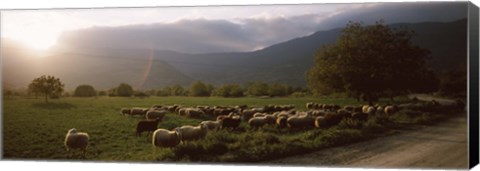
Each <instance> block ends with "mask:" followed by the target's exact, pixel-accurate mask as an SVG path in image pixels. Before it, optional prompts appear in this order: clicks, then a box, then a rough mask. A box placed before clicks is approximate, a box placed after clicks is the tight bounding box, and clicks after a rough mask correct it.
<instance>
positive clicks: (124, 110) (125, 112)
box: [120, 108, 130, 115]
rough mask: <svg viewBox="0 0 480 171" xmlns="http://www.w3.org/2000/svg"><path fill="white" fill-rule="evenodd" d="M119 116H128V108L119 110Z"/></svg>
mask: <svg viewBox="0 0 480 171" xmlns="http://www.w3.org/2000/svg"><path fill="white" fill-rule="evenodd" d="M120 114H122V115H130V109H129V108H122V109H120Z"/></svg>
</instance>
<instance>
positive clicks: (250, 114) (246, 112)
mask: <svg viewBox="0 0 480 171" xmlns="http://www.w3.org/2000/svg"><path fill="white" fill-rule="evenodd" d="M255 113H257V112H256V111H254V110H252V109H245V110H243V111H242V114H241V116H242V120H244V121H248V120H250V118H252V117H253V114H255Z"/></svg>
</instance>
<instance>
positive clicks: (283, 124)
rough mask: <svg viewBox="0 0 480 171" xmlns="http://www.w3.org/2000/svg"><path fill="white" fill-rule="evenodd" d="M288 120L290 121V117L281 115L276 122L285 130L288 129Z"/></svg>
mask: <svg viewBox="0 0 480 171" xmlns="http://www.w3.org/2000/svg"><path fill="white" fill-rule="evenodd" d="M287 119H288V116H285V115H281V116H279V117H277V120H276V121H275V122H276V124H277V126H278V127H279V128H285V127H287Z"/></svg>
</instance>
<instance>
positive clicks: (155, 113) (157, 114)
mask: <svg viewBox="0 0 480 171" xmlns="http://www.w3.org/2000/svg"><path fill="white" fill-rule="evenodd" d="M165 114H167V111H165V110H150V111H148V112H147V114H146V115H145V118H146V119H147V120H154V119H157V118H159V119H160V121H161V120H162V119H163V117H164V116H165Z"/></svg>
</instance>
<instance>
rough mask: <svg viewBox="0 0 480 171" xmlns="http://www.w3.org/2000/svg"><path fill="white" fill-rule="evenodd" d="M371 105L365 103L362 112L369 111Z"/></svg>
mask: <svg viewBox="0 0 480 171" xmlns="http://www.w3.org/2000/svg"><path fill="white" fill-rule="evenodd" d="M369 107H370V106H369V105H363V106H362V112H363V113H368V112H367V110H368V108H369Z"/></svg>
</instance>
